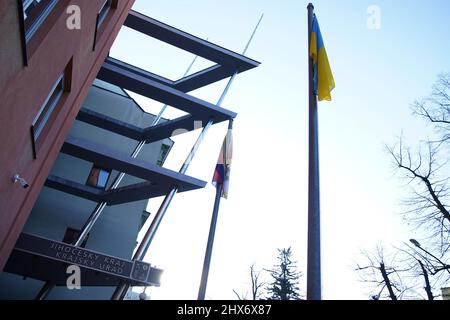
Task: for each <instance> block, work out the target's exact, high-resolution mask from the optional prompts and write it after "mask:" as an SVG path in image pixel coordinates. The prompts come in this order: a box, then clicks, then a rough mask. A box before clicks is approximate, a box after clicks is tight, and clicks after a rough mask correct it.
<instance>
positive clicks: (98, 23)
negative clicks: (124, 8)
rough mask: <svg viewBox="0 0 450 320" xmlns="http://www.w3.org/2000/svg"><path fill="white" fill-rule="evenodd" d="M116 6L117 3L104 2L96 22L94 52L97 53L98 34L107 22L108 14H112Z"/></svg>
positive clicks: (111, 0)
mask: <svg viewBox="0 0 450 320" xmlns="http://www.w3.org/2000/svg"><path fill="white" fill-rule="evenodd" d="M116 5H117V3H116V1H113V0H105V2H103V4H102V6H101V7H100V9H99V10H98V13H97V20H96V21H95V32H94V45H93V46H92V51H95V46H96V44H97V38H98V37H99V35H98V33H99V30H100V29H101V26H102V25H103V22H105V20H106V18H107V17H108V14H109V13H110V12H111V10H112V9H114V8H115V6H116ZM105 8H106V9H105Z"/></svg>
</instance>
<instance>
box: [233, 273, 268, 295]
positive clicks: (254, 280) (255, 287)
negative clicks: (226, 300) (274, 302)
mask: <svg viewBox="0 0 450 320" xmlns="http://www.w3.org/2000/svg"><path fill="white" fill-rule="evenodd" d="M250 279H251V291H252V296H251V298H252V300H260V299H261V295H262V292H261V290H262V289H263V288H264V286H265V285H266V283H265V282H263V281H261V271H258V270H256V267H255V264H252V265H251V266H250ZM233 292H234V294H235V295H236V297H237V298H238V300H248V299H247V294H239V293H237V292H236V290H234V289H233Z"/></svg>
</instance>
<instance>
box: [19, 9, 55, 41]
mask: <svg viewBox="0 0 450 320" xmlns="http://www.w3.org/2000/svg"><path fill="white" fill-rule="evenodd" d="M57 3H58V0H22V4H23V19H24V24H25V39H26V41H27V42H28V41H29V40H30V39H31V37H32V36H33V34H34V33H35V32H36V30H37V29H38V28H39V27H40V26H41V25H42V23H43V22H44V20H45V19H46V18H47V16H48V15H49V13H50V12H51V11H52V9H53V8H54V7H55V6H56V4H57Z"/></svg>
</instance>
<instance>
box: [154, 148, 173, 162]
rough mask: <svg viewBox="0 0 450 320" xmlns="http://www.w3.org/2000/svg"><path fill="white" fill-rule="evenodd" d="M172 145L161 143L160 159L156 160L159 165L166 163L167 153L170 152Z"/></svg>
mask: <svg viewBox="0 0 450 320" xmlns="http://www.w3.org/2000/svg"><path fill="white" fill-rule="evenodd" d="M169 150H170V146H169V145H167V144H162V145H161V150H160V152H159V156H158V160H157V161H156V164H157V165H158V166H162V165H163V164H164V161H165V160H166V157H167V154H168V153H169Z"/></svg>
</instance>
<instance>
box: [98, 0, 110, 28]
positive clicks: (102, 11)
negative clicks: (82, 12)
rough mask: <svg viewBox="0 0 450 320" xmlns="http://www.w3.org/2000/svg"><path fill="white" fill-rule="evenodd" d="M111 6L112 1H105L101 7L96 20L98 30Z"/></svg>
mask: <svg viewBox="0 0 450 320" xmlns="http://www.w3.org/2000/svg"><path fill="white" fill-rule="evenodd" d="M111 6H112V0H106V1H105V3H104V4H103V5H102V7H101V9H100V11H99V12H98V20H97V29H98V28H100V26H101V25H102V23H103V21H104V20H105V18H106V16H107V15H108V12H109V10H110V9H111Z"/></svg>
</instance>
